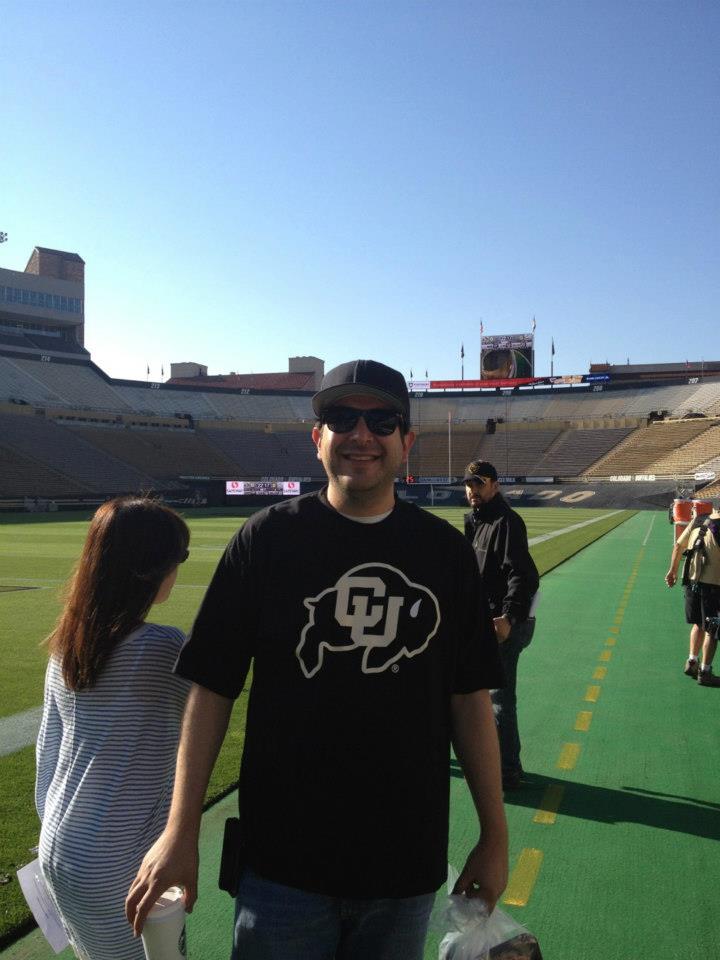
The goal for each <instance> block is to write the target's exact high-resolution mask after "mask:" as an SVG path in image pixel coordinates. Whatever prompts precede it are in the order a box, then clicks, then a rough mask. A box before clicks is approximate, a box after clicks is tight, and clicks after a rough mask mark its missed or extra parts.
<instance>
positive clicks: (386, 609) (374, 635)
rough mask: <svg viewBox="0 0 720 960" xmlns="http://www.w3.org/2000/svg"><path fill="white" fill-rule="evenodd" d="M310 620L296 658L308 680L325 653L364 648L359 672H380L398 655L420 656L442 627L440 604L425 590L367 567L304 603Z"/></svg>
mask: <svg viewBox="0 0 720 960" xmlns="http://www.w3.org/2000/svg"><path fill="white" fill-rule="evenodd" d="M303 603H304V604H305V606H306V607H307V609H308V611H309V613H310V616H309V618H308V622H307V623H306V624H305V626H304V628H303V631H302V633H301V634H300V643H299V644H298V645H297V648H296V650H295V654H296V656H297V658H298V660H299V661H300V666H301V667H302V671H303V673H304V674H305V676H306V677H308V678H310V677H314V676H315V674H316V673H317V672H318V670H320V668H321V667H322V665H323V657H324V655H325V651H326V650H330V651H332V652H333V653H334V652H342V651H347V650H357V649H358V648H360V647H362V648H363V657H362V672H363V673H382V672H383V670H387V669H388V667H390V666H391V664H393V663H395V662H396V661H397V660H399V659H400V658H401V657H414V656H416V655H417V654H418V653H422V651H423V650H425V648H426V647H427V645H428V643H429V642H430V640H431V639H432V637H434V636H435V634H436V633H437V629H438V627H439V626H440V605H439V604H438V601H437V598H436V597H435V595H434V594H433V593H431V592H430V590H428V589H427V587H423V586H422V585H421V584H419V583H412V582H411V581H410V580H408V578H407V577H406V576H405V574H404V573H403V572H402V571H401V570H398V569H397V568H396V567H391V566H388V564H385V563H365V564H360V565H359V566H357V567H353V568H352V569H351V570H348V572H347V573H344V574H343V575H342V576H341V577H340V579H339V580H338V581H337V583H335V584H334V586H332V587H328V588H327V590H323V591H322V593H319V594H318V595H317V596H316V597H308V598H307V599H305V600H304V601H303Z"/></svg>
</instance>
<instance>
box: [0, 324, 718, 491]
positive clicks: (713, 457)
mask: <svg viewBox="0 0 720 960" xmlns="http://www.w3.org/2000/svg"><path fill="white" fill-rule="evenodd" d="M19 339H22V340H23V345H24V346H25V348H26V349H27V344H28V343H30V339H29V337H28V336H26V335H23V336H22V337H16V336H15V334H14V333H13V332H12V331H3V332H2V333H0V347H2V346H3V345H4V346H6V347H12V346H18V345H19V344H18V342H17V341H18V340H19ZM35 339H36V340H37V342H36V344H35V346H36V347H42V346H44V345H43V344H42V343H41V342H40V340H42V339H44V338H42V337H41V338H40V339H37V338H35ZM55 339H57V338H55ZM79 349H81V348H79ZM9 401H12V403H11V402H9ZM0 408H1V410H2V415H1V416H0V452H2V455H3V459H4V463H3V464H2V468H0V497H6V498H8V497H16V496H18V495H21V494H23V493H26V494H27V495H28V496H62V495H67V496H83V495H88V496H90V495H102V496H107V495H111V494H114V493H117V492H120V491H125V490H128V491H130V490H138V489H143V488H154V489H163V490H167V491H171V490H180V489H184V488H185V486H186V484H184V482H183V481H181V480H180V478H181V477H205V476H208V477H218V478H227V479H230V478H233V477H236V478H243V477H246V478H255V477H276V478H281V477H283V478H287V477H293V478H303V477H308V478H313V479H315V478H318V479H319V478H322V477H323V471H322V466H321V464H320V463H319V462H318V460H317V457H316V455H315V450H314V448H313V445H312V442H311V440H310V436H309V433H310V428H311V425H312V423H313V421H314V415H313V411H312V407H311V402H310V396H309V394H297V395H290V394H280V393H274V394H260V393H242V392H240V391H239V390H238V391H235V392H231V391H227V390H224V389H220V388H213V387H207V388H205V389H204V390H197V389H193V388H192V387H187V388H182V389H178V388H174V387H172V386H170V387H168V386H167V385H164V384H160V385H158V386H157V387H155V386H154V385H151V384H142V383H132V384H131V383H127V382H122V381H117V382H114V381H109V380H108V379H107V378H106V377H105V376H104V375H102V373H101V372H99V371H98V370H97V368H95V367H94V366H93V365H92V364H89V363H83V362H50V363H47V362H41V361H40V360H39V359H38V358H34V359H33V358H31V357H30V356H29V355H28V356H18V355H17V354H16V355H12V356H10V355H8V356H0ZM29 410H30V411H31V412H30V413H28V411H29ZM36 410H37V411H38V412H39V413H41V414H42V415H41V416H38V415H36ZM658 412H661V413H662V414H663V416H665V417H666V420H665V421H663V422H658V423H652V424H648V419H649V417H650V415H651V414H652V413H658ZM713 414H717V415H718V416H719V417H720V382H707V381H706V382H703V383H696V384H690V383H681V384H677V383H675V384H669V385H668V386H660V387H657V386H654V387H648V388H639V389H622V390H598V391H596V390H592V391H587V390H584V389H582V390H581V389H577V388H556V389H555V390H553V391H552V392H550V391H548V392H545V393H536V392H533V391H519V392H518V393H513V394H509V393H508V394H496V393H494V392H492V393H490V392H488V393H487V394H483V395H480V396H478V395H473V396H468V395H463V394H457V393H456V394H453V395H445V394H433V395H425V396H422V397H413V398H412V399H411V419H412V422H413V428H414V429H415V430H416V433H417V440H416V443H415V446H414V447H413V449H412V451H411V453H410V460H409V464H408V472H409V473H411V474H413V475H415V476H417V477H439V478H441V477H446V476H447V475H448V472H449V473H450V475H451V476H454V477H457V476H459V475H461V474H462V471H463V469H464V467H465V465H466V464H467V463H468V462H469V461H470V460H471V459H474V458H478V457H479V458H483V459H488V460H491V461H492V462H493V463H495V465H496V466H497V468H498V471H499V472H500V473H501V474H504V475H516V476H531V477H532V476H540V477H550V476H556V477H562V478H564V480H567V479H572V478H580V477H607V476H615V475H626V474H655V475H657V476H659V477H671V478H674V477H684V478H688V477H691V476H692V475H693V473H694V472H696V471H698V470H707V471H710V470H714V471H715V472H720V467H719V466H718V465H719V464H720V421H719V420H718V419H712V415H713ZM448 417H449V418H450V430H451V440H450V450H451V456H450V460H451V462H450V464H448ZM673 417H675V418H677V419H672V418H673ZM682 417H686V418H688V419H684V420H683V419H679V418H682ZM488 421H494V424H493V425H492V426H493V427H494V430H495V432H487V424H488Z"/></svg>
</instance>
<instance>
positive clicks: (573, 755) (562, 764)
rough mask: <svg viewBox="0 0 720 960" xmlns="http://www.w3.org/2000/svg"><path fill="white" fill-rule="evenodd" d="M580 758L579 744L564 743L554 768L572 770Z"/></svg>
mask: <svg viewBox="0 0 720 960" xmlns="http://www.w3.org/2000/svg"><path fill="white" fill-rule="evenodd" d="M579 756H580V744H579V743H564V744H563V745H562V750H561V751H560V756H559V757H558V762H557V764H556V766H557V767H558V768H559V769H560V770H572V769H573V767H574V766H575V764H576V763H577V761H578V757H579Z"/></svg>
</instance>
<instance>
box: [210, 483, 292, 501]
mask: <svg viewBox="0 0 720 960" xmlns="http://www.w3.org/2000/svg"><path fill="white" fill-rule="evenodd" d="M299 493H300V483H299V482H298V481H297V480H226V481H225V494H226V496H228V497H257V496H267V497H296V496H297V495H298V494H299Z"/></svg>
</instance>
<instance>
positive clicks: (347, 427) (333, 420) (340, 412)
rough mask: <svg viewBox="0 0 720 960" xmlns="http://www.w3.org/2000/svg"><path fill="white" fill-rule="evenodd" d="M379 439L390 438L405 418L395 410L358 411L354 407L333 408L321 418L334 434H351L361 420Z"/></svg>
mask: <svg viewBox="0 0 720 960" xmlns="http://www.w3.org/2000/svg"><path fill="white" fill-rule="evenodd" d="M361 417H362V419H363V420H364V421H365V425H366V427H367V428H368V430H369V431H370V433H374V434H375V436H377V437H389V436H390V435H391V434H392V433H394V432H395V430H396V429H397V427H401V426H402V425H403V424H404V423H405V418H404V417H403V415H402V414H401V413H397V412H396V411H395V410H356V409H355V408H354V407H331V408H330V409H329V410H326V411H325V412H324V413H323V414H322V416H321V417H320V422H321V423H325V424H327V426H328V427H329V428H330V429H331V430H332V432H333V433H350V431H351V430H354V429H355V427H356V426H357V424H358V420H360V418H361Z"/></svg>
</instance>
